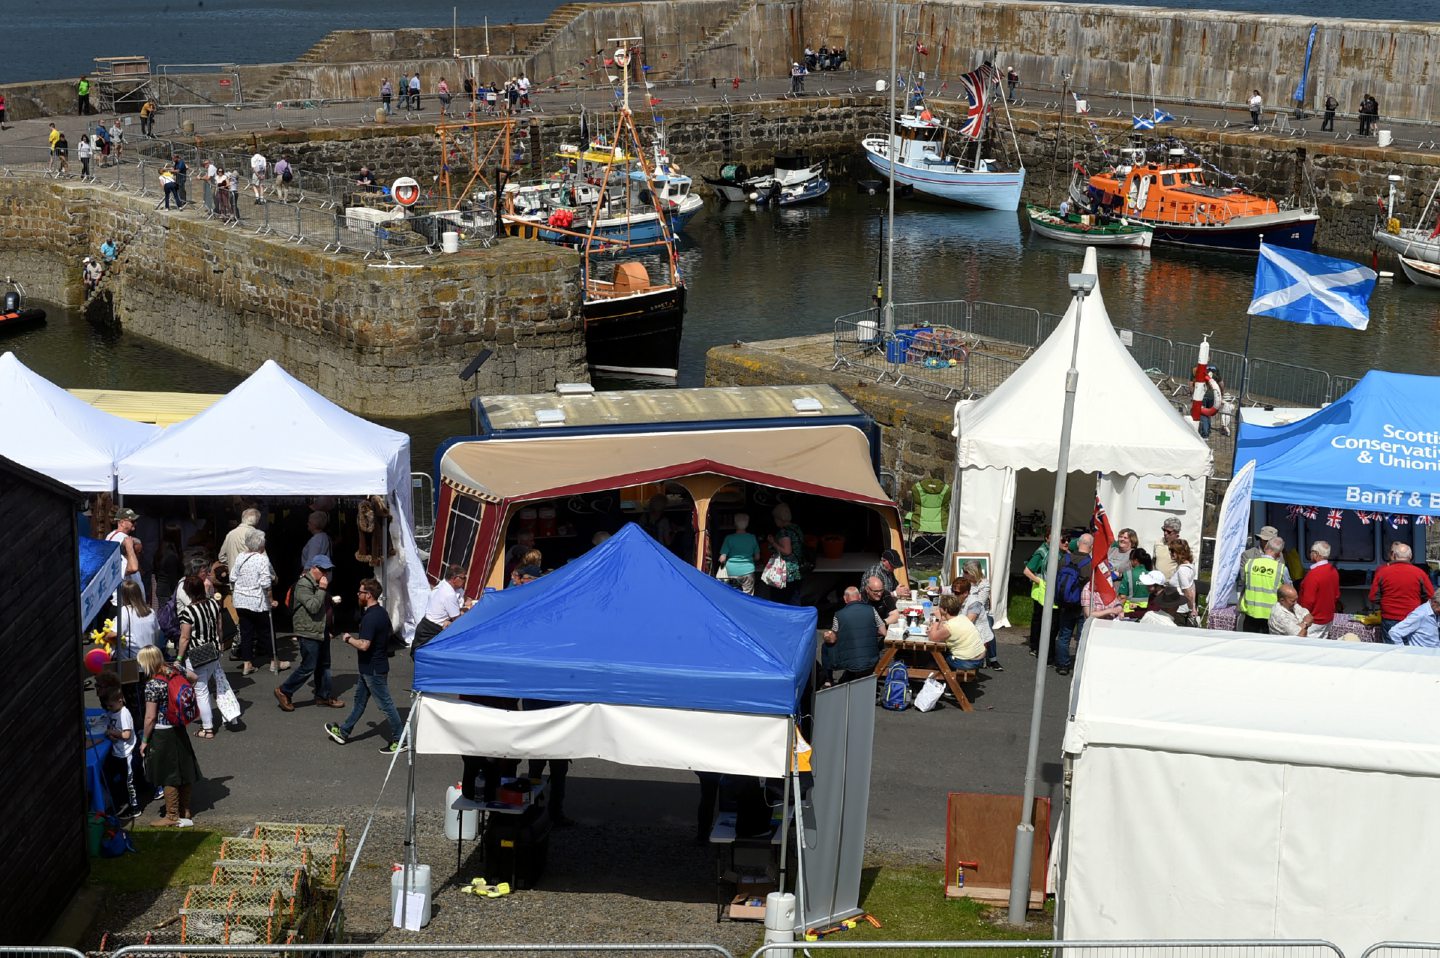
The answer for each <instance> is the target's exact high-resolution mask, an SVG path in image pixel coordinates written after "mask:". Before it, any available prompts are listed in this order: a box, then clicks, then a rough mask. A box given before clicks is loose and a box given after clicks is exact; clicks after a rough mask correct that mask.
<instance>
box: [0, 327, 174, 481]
mask: <svg viewBox="0 0 1440 958" xmlns="http://www.w3.org/2000/svg"><path fill="white" fill-rule="evenodd" d="M0 410H4V416H5V428H4V429H0V456H6V457H8V458H10V459H13V460H14V461H16V462H18V463H20V464H21V465H24V466H28V467H29V468H31V469H34V470H35V471H36V472H38V473H40V474H41V475H44V476H49V477H50V478H51V479H54V480H56V481H57V482H63V483H65V484H66V485H67V486H70V487H72V488H74V489H78V490H80V491H81V492H110V491H112V490H113V489H114V487H115V471H116V463H117V462H118V461H119V460H121V459H123V458H124V457H125V456H126V455H127V454H128V453H130V452H132V451H133V450H135V449H137V448H138V447H140V446H142V445H144V444H145V443H146V442H147V441H149V440H150V439H151V438H153V437H154V436H155V434H156V433H157V432H159V430H158V429H156V428H155V427H154V426H149V425H145V424H143V423H138V422H131V421H130V420H128V419H121V418H120V417H119V416H112V415H110V414H109V413H107V412H101V411H100V410H98V409H95V408H93V407H92V406H90V405H89V404H88V403H86V402H84V401H82V400H80V399H77V398H75V397H74V396H72V395H70V394H69V393H67V392H66V391H65V390H63V389H61V388H60V387H59V386H56V385H55V384H54V383H52V382H50V381H49V380H48V379H46V378H45V377H44V376H41V375H39V374H37V373H35V372H34V371H32V370H31V369H29V368H28V367H27V366H26V365H25V364H24V363H22V362H21V361H20V360H19V359H18V358H16V356H15V354H14V353H5V354H4V355H3V356H0Z"/></svg>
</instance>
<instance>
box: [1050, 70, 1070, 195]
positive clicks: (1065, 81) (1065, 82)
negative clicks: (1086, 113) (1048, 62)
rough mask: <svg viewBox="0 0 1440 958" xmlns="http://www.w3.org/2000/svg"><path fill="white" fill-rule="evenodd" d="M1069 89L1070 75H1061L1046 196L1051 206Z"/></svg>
mask: <svg viewBox="0 0 1440 958" xmlns="http://www.w3.org/2000/svg"><path fill="white" fill-rule="evenodd" d="M1069 89H1070V74H1068V73H1062V74H1060V119H1058V120H1056V121H1055V148H1054V149H1053V150H1052V151H1051V152H1050V176H1051V179H1050V189H1049V191H1048V192H1047V193H1046V194H1045V199H1046V202H1047V203H1048V204H1049V205H1051V206H1054V204H1055V179H1054V177H1055V168H1056V167H1057V166H1059V165H1060V134H1061V133H1063V132H1064V131H1065V97H1066V95H1067V94H1068V92H1069ZM1067 191H1068V190H1067Z"/></svg>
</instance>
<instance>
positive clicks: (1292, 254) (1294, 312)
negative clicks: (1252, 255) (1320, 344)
mask: <svg viewBox="0 0 1440 958" xmlns="http://www.w3.org/2000/svg"><path fill="white" fill-rule="evenodd" d="M1374 291H1375V271H1374V270H1373V269H1369V268H1368V267H1365V266H1361V265H1360V264H1359V263H1352V262H1350V261H1349V260H1348V259H1335V258H1334V257H1331V256H1321V255H1320V254H1318V253H1306V252H1302V251H1301V250H1298V249H1288V248H1286V247H1284V246H1271V245H1270V244H1268V243H1261V244H1260V259H1259V261H1258V262H1257V263H1256V264H1255V298H1254V299H1253V300H1252V301H1251V303H1250V309H1249V311H1248V312H1249V313H1250V315H1252V316H1274V317H1275V318H1276V319H1283V320H1285V321H1286V322H1290V323H1304V324H1306V325H1308V326H1344V327H1347V328H1349V329H1360V330H1363V329H1364V328H1365V327H1366V326H1367V325H1369V323H1370V294H1371V293H1372V292H1374Z"/></svg>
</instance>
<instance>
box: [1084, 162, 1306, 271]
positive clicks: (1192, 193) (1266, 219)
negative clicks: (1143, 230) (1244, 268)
mask: <svg viewBox="0 0 1440 958" xmlns="http://www.w3.org/2000/svg"><path fill="white" fill-rule="evenodd" d="M1121 154H1122V159H1121V162H1120V163H1119V164H1117V165H1116V166H1115V167H1113V168H1112V169H1109V170H1106V171H1105V172H1103V173H1096V174H1094V175H1092V176H1088V177H1087V176H1086V175H1085V170H1084V167H1083V166H1080V165H1079V164H1076V167H1075V173H1074V176H1073V177H1072V179H1071V187H1070V193H1071V197H1072V198H1073V199H1074V200H1075V201H1076V202H1078V203H1080V204H1081V207H1082V208H1085V209H1095V210H1097V211H1099V212H1106V213H1110V214H1111V215H1113V216H1117V217H1119V216H1123V217H1125V218H1126V219H1128V220H1130V221H1131V222H1133V223H1143V224H1144V225H1146V226H1149V227H1151V228H1152V229H1153V230H1154V231H1155V236H1154V242H1155V243H1156V244H1166V245H1170V246H1187V247H1195V248H1200V249H1214V250H1228V251H1232V252H1244V253H1258V252H1259V251H1260V242H1261V238H1262V237H1263V238H1264V241H1265V242H1266V243H1269V244H1270V245H1271V246H1285V247H1288V248H1290V249H1299V250H1308V249H1310V247H1311V246H1312V245H1314V242H1315V227H1316V225H1317V224H1318V223H1319V222H1320V214H1319V212H1318V210H1317V209H1316V207H1314V206H1313V205H1312V206H1304V207H1302V206H1289V205H1281V204H1279V203H1277V202H1276V201H1275V200H1272V199H1269V198H1268V197H1264V196H1257V195H1256V194H1254V193H1247V192H1245V191H1244V190H1243V189H1240V188H1238V187H1223V186H1216V185H1213V184H1211V183H1210V182H1208V181H1207V180H1206V174H1205V170H1204V169H1203V168H1202V167H1201V165H1200V163H1199V162H1197V161H1195V160H1194V159H1192V158H1190V157H1189V156H1188V155H1187V153H1186V151H1185V150H1184V149H1183V148H1181V147H1174V148H1172V149H1170V150H1169V151H1168V153H1167V154H1166V158H1165V159H1164V160H1163V161H1159V162H1154V161H1151V160H1150V159H1149V157H1148V151H1147V150H1146V148H1145V147H1144V146H1143V145H1140V144H1139V143H1138V142H1137V143H1134V144H1132V145H1131V146H1129V147H1127V148H1125V149H1123V150H1122V151H1121Z"/></svg>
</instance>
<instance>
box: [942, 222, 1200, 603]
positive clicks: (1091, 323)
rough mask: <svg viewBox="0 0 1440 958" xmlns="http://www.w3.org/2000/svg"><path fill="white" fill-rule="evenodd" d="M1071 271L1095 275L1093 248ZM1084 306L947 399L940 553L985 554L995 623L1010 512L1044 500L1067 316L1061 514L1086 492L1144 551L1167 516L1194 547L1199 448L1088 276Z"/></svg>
mask: <svg viewBox="0 0 1440 958" xmlns="http://www.w3.org/2000/svg"><path fill="white" fill-rule="evenodd" d="M1082 272H1085V273H1090V274H1092V275H1096V276H1098V275H1099V274H1098V266H1097V264H1096V258H1095V250H1094V249H1087V250H1086V251H1085V261H1084V266H1083V267H1082ZM1084 304H1085V305H1084V309H1083V315H1077V312H1076V308H1075V303H1074V301H1073V300H1072V301H1071V303H1070V307H1069V308H1068V309H1067V310H1066V312H1065V315H1064V317H1063V318H1062V319H1061V321H1060V323H1059V325H1058V326H1057V327H1056V329H1055V331H1054V332H1053V333H1051V334H1050V336H1049V338H1048V339H1046V340H1045V342H1043V343H1041V344H1040V346H1039V348H1037V349H1036V350H1035V352H1034V353H1033V354H1032V355H1031V356H1030V358H1029V359H1027V360H1026V361H1025V363H1024V365H1022V366H1021V367H1020V368H1019V369H1017V370H1015V372H1014V373H1012V374H1011V375H1010V377H1009V378H1008V379H1006V380H1005V381H1004V382H1003V383H1001V384H1000V386H999V387H998V388H996V389H995V391H994V392H992V393H990V394H989V395H987V396H985V397H984V398H982V399H979V400H976V401H973V402H962V403H959V404H957V405H956V407H955V429H954V435H955V438H956V455H955V471H956V475H955V483H954V486H955V488H957V489H958V490H959V495H958V497H957V498H958V502H957V504H956V505H955V506H954V507H953V508H952V509H951V511H950V529H949V535H948V536H947V542H948V546H949V551H951V552H955V551H961V552H979V553H984V554H986V555H989V556H990V561H991V568H992V569H993V570H994V571H993V572H992V575H991V582H992V588H993V589H994V591H993V593H992V608H993V609H994V610H995V617H996V620H997V623H998V624H1003V621H1002V620H1003V616H1004V613H1005V609H1006V606H1007V598H1008V596H1007V593H1008V591H1009V590H1008V580H1009V575H1008V574H1007V573H1008V571H1009V570H1010V568H1011V553H1012V548H1013V546H1012V534H1013V521H1014V517H1015V513H1016V511H1017V510H1019V511H1021V512H1028V511H1030V510H1034V509H1042V510H1044V511H1046V512H1048V511H1049V510H1050V508H1051V506H1052V504H1053V502H1052V491H1053V485H1052V483H1053V481H1054V472H1055V467H1056V464H1057V463H1058V462H1059V453H1060V428H1061V418H1062V413H1063V408H1064V403H1065V379H1066V372H1067V370H1068V369H1069V368H1070V352H1071V348H1072V345H1073V342H1074V337H1075V331H1076V324H1079V327H1080V329H1079V332H1080V347H1079V354H1078V358H1077V365H1076V368H1077V369H1078V370H1079V374H1080V375H1079V380H1078V384H1077V388H1076V395H1075V419H1074V427H1073V431H1072V437H1071V441H1070V472H1071V476H1070V482H1069V495H1068V497H1067V511H1066V516H1065V517H1063V521H1066V522H1067V523H1070V522H1077V521H1078V522H1079V523H1080V524H1084V523H1085V522H1087V521H1088V520H1089V517H1090V514H1091V512H1092V511H1093V506H1094V501H1095V496H1096V494H1097V493H1098V495H1099V496H1100V499H1101V501H1102V502H1103V503H1104V505H1105V509H1106V511H1107V512H1108V513H1109V516H1110V523H1111V525H1112V526H1113V527H1114V529H1115V530H1116V531H1118V530H1120V529H1122V528H1125V527H1132V528H1134V529H1135V531H1136V532H1137V533H1138V534H1139V536H1140V544H1141V545H1143V546H1144V547H1146V548H1147V549H1149V548H1151V547H1152V545H1153V544H1154V543H1156V542H1158V541H1159V540H1160V527H1161V525H1162V524H1163V523H1164V521H1165V520H1166V519H1168V518H1170V517H1172V516H1174V517H1178V518H1179V519H1180V522H1181V536H1182V537H1183V538H1185V539H1186V540H1188V541H1189V542H1190V543H1191V544H1192V546H1195V547H1198V545H1199V542H1200V522H1201V514H1202V511H1203V508H1204V499H1205V478H1206V477H1207V476H1209V475H1210V472H1211V468H1212V462H1211V454H1210V447H1209V446H1208V445H1207V444H1206V442H1205V441H1204V440H1203V439H1201V438H1200V437H1199V435H1198V434H1197V433H1196V432H1195V429H1194V428H1193V427H1192V426H1191V425H1190V424H1188V423H1187V422H1186V421H1185V420H1184V419H1183V418H1182V417H1181V416H1180V413H1179V411H1178V410H1176V408H1175V407H1174V406H1172V405H1171V404H1170V401H1169V400H1168V399H1166V398H1165V396H1163V395H1162V394H1161V393H1160V390H1159V389H1157V388H1156V387H1155V384H1154V383H1152V382H1151V381H1150V377H1148V376H1147V375H1145V371H1144V370H1143V369H1141V368H1140V365H1139V364H1138V363H1137V362H1136V361H1135V359H1134V358H1133V357H1132V356H1131V355H1130V352H1129V351H1128V350H1127V349H1126V348H1125V346H1124V344H1123V343H1121V342H1120V337H1119V336H1118V335H1117V334H1116V332H1115V328H1114V326H1112V325H1111V323H1110V314H1109V313H1108V312H1107V311H1106V309H1105V299H1104V297H1103V295H1102V293H1101V285H1100V283H1099V282H1097V283H1096V285H1095V289H1094V291H1093V292H1091V293H1090V295H1088V296H1087V297H1086V298H1085V300H1084ZM1076 474H1081V475H1078V476H1077V475H1076ZM1085 474H1088V475H1085ZM1097 474H1098V475H1099V476H1100V479H1099V480H1098V483H1097V482H1096V481H1094V479H1093V477H1094V476H1096V475H1097ZM1052 518H1053V517H1052ZM1039 541H1040V540H1039V537H1038V535H1037V537H1036V538H1035V539H1034V540H1033V541H1032V542H1031V543H1030V545H1031V546H1032V547H1033V545H1038V543H1039Z"/></svg>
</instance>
